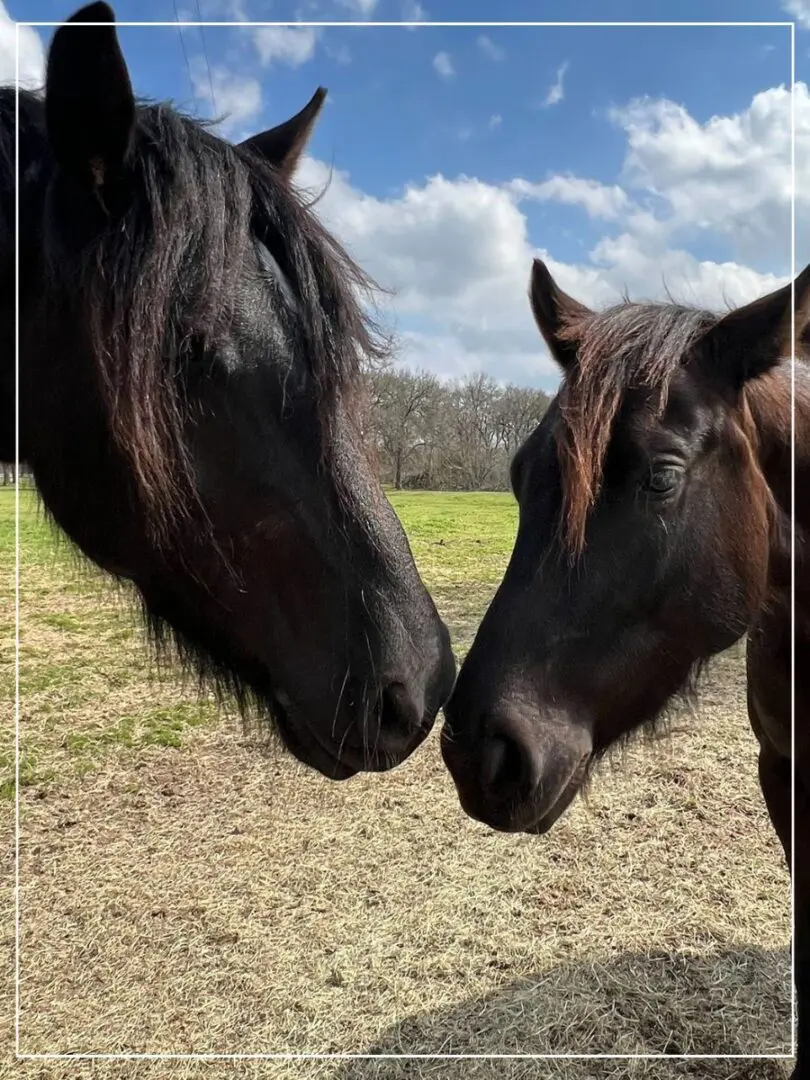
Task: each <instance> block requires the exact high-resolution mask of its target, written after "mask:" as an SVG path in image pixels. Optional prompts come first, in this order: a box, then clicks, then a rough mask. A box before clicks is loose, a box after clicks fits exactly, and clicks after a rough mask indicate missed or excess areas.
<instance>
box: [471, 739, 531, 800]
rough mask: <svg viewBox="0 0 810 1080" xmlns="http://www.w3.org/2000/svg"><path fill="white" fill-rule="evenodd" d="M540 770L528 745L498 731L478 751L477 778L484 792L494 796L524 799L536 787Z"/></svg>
mask: <svg viewBox="0 0 810 1080" xmlns="http://www.w3.org/2000/svg"><path fill="white" fill-rule="evenodd" d="M539 776H540V769H539V767H538V762H537V761H536V755H535V753H534V751H533V749H532V747H531V746H529V745H527V744H525V743H524V741H523V740H521V739H518V738H516V737H515V736H514V735H512V734H511V733H510V734H507V733H506V732H503V731H499V732H498V733H497V734H494V735H491V736H489V738H487V739H486V741H485V742H484V744H483V746H482V748H481V758H480V770H479V778H480V781H481V787H482V788H483V790H484V791H487V792H489V793H490V794H493V795H495V796H496V797H504V796H508V797H513V796H516V795H521V796H527V795H529V794H530V793H531V791H533V790H534V788H535V787H536V786H537V783H538V781H539Z"/></svg>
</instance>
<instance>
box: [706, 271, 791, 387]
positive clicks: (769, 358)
mask: <svg viewBox="0 0 810 1080" xmlns="http://www.w3.org/2000/svg"><path fill="white" fill-rule="evenodd" d="M793 287H794V288H793V289H791V283H788V284H787V285H783V286H782V288H781V289H777V290H776V291H775V292H772V293H769V294H768V295H767V296H763V297H762V298H761V299H759V300H754V301H753V302H752V303H750V304H746V305H745V306H744V307H741V308H737V309H736V310H735V311H731V312H729V314H728V315H724V316H723V318H722V319H720V321H719V322H718V323H716V324H715V325H714V326H713V327H712V328H711V329H710V330H709V331H708V332H707V333H706V335H705V336H704V337H703V338H702V340H701V342H700V347H699V352H698V358H699V363H700V364H701V365H702V366H703V367H705V368H706V369H707V372H708V373H709V374H710V375H711V376H712V378H714V379H716V380H719V382H720V383H721V385H723V386H724V387H725V388H726V389H728V390H730V391H731V392H732V393H733V392H736V391H737V390H739V389H740V388H741V387H742V386H743V385H744V384H745V383H746V382H747V381H748V380H749V379H755V378H756V377H757V376H758V375H763V374H764V373H765V372H766V371H769V370H770V369H771V368H772V367H776V365H777V364H778V363H779V362H780V361H781V360H784V359H787V358H789V357H790V356H791V338H792V329H791V328H792V326H793V324H794V320H795V335H796V354H797V356H798V355H801V354H802V353H803V352H806V349H807V344H806V342H807V322H808V318H810V266H806V267H805V268H804V270H802V272H801V273H800V274H799V276H798V277H797V278H796V280H795V282H793ZM792 295H793V296H795V303H791V297H792Z"/></svg>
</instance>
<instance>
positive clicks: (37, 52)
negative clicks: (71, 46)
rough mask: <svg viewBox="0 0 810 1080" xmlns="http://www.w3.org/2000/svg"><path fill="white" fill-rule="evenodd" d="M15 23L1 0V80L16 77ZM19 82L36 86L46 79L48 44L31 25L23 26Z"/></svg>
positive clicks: (11, 80)
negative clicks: (44, 43) (45, 45)
mask: <svg viewBox="0 0 810 1080" xmlns="http://www.w3.org/2000/svg"><path fill="white" fill-rule="evenodd" d="M16 32H17V31H16V24H15V22H14V20H13V19H12V18H11V16H10V15H9V13H8V11H6V7H5V4H3V3H0V83H6V84H8V83H13V82H14V80H15V77H16V67H15V65H16V59H15V57H16V45H15V37H16ZM19 34H20V86H24V87H26V88H28V89H36V88H37V87H40V86H42V84H43V83H44V81H45V48H44V46H43V44H42V38H41V37H40V36H39V34H38V33H37V31H36V30H35V29H34V28H33V27H32V26H21V27H20V31H19Z"/></svg>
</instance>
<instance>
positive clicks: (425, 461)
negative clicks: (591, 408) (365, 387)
mask: <svg viewBox="0 0 810 1080" xmlns="http://www.w3.org/2000/svg"><path fill="white" fill-rule="evenodd" d="M366 378H367V380H368V384H369V391H370V393H369V405H368V410H369V412H368V417H367V421H366V425H365V426H366V432H367V436H368V437H369V438H370V440H371V441H372V444H373V446H374V447H375V449H376V453H377V458H378V461H379V471H380V478H381V480H382V481H383V483H387V484H390V485H391V486H392V487H394V488H427V489H431V490H439V491H482V490H483V491H500V490H503V489H505V488H508V486H509V462H510V461H511V459H512V457H513V455H514V453H515V451H516V450H517V449H518V447H519V446H520V445H521V443H522V442H523V441H524V439H526V437H527V436H528V435H530V434H531V433H532V431H533V430H534V428H535V427H536V426H537V424H538V423H539V422H540V419H541V417H542V416H543V413H544V412H545V411H546V409H547V408H548V405H549V400H550V399H549V397H548V395H547V394H544V393H543V391H542V390H535V389H530V388H528V387H522V386H512V385H508V386H502V385H500V384H499V383H497V382H496V381H495V380H494V379H492V378H491V377H490V376H488V375H484V374H475V375H468V376H465V377H463V378H459V379H456V380H454V381H452V382H442V381H440V380H439V379H438V378H436V376H435V375H432V374H430V373H429V372H426V371H409V370H407V369H403V368H393V367H386V368H383V369H381V370H373V371H369V372H368V373H367V375H366Z"/></svg>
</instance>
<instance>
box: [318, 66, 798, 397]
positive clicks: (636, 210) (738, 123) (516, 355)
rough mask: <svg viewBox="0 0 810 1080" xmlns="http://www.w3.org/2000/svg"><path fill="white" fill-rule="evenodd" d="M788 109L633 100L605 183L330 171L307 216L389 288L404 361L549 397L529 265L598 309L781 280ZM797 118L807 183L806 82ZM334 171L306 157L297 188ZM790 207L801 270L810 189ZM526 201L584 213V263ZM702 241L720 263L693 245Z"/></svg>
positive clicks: (614, 116)
mask: <svg viewBox="0 0 810 1080" xmlns="http://www.w3.org/2000/svg"><path fill="white" fill-rule="evenodd" d="M789 113H790V98H789V95H788V93H787V91H785V90H784V89H783V88H778V87H777V88H775V89H772V90H768V91H764V92H763V93H761V94H758V95H756V96H755V97H754V98H753V99H752V101H751V102H750V104H749V106H748V107H747V108H746V109H743V110H741V112H740V113H738V114H735V115H732V116H724V117H713V118H711V119H709V120H706V121H702V122H699V121H698V120H696V119H695V118H694V117H692V116H690V114H689V113H688V112H687V111H686V110H685V109H683V108H682V107H681V106H679V105H676V104H674V103H672V102H667V101H660V100H658V101H653V100H643V101H633V102H630V103H629V104H627V105H626V106H624V107H623V108H621V109H616V110H614V111H613V112H611V114H610V121H611V122H612V123H614V124H615V125H616V126H617V129H618V130H619V131H620V132H621V134H622V136H623V138H624V140H625V159H624V165H623V168H622V171H621V174H620V175H619V176H618V177H616V179H615V182H612V183H611V182H607V183H605V182H600V181H597V180H595V179H592V178H588V177H582V176H575V175H570V174H565V173H556V174H552V175H550V176H546V177H545V178H533V177H513V178H511V179H509V180H508V181H506V182H504V183H500V184H495V183H485V182H484V181H482V180H479V179H476V178H474V177H468V176H457V177H453V178H450V177H445V176H442V175H436V176H432V177H429V178H426V179H424V180H423V181H420V182H418V183H414V184H411V185H409V186H408V187H407V188H405V190H404V191H402V192H401V193H399V194H398V195H396V196H392V197H389V198H376V197H373V196H370V195H368V194H366V193H364V192H362V191H360V190H358V189H357V188H356V187H354V186H353V185H352V183H351V179H350V177H349V176H348V175H346V174H345V173H341V172H336V173H334V174H332V182H331V186H330V187H329V189H328V190H327V191H326V193H325V195H324V196H323V198H322V199H321V201H320V202H319V203H318V204H317V212H318V213H319V214H320V215H321V217H322V218H323V220H324V221H325V223H326V224H327V226H328V227H329V228H330V229H332V231H333V232H334V233H335V235H336V236H337V237H339V238H340V239H341V240H342V241H343V242H344V243H345V244H346V246H347V247H348V249H349V250H350V251H351V253H352V254H353V255H354V256H355V258H356V259H357V260H358V261H359V262H360V264H361V265H362V266H364V267H365V268H366V269H367V270H368V271H369V273H371V275H372V276H373V277H374V278H375V279H376V280H377V281H378V282H379V283H380V285H382V286H383V287H384V288H386V289H390V290H392V295H393V299H392V300H387V301H386V304H387V305H388V304H390V310H386V308H384V310H383V315H384V316H387V318H386V322H388V321H391V323H392V325H393V326H394V327H395V329H397V330H398V331H399V333H400V339H401V347H402V353H401V355H402V358H403V360H405V361H407V362H409V363H411V364H413V365H419V366H421V367H425V368H428V369H430V370H433V371H435V372H437V373H438V374H440V375H442V376H454V375H458V374H463V373H465V372H471V371H475V370H485V371H487V372H489V373H490V374H492V375H493V376H494V377H495V378H497V379H502V380H510V379H511V380H515V381H521V382H535V383H536V382H538V381H539V382H541V384H544V385H546V386H549V387H553V386H554V385H555V383H556V381H557V378H558V375H557V370H556V368H555V366H554V365H553V363H552V362H551V360H550V358H549V357H548V354H547V352H546V350H545V348H544V346H543V344H542V342H541V340H540V337H539V335H538V333H537V330H536V328H535V326H534V323H533V320H532V317H531V313H530V309H529V305H528V301H527V297H526V291H527V287H528V279H529V273H530V269H531V261H532V258H533V257H535V256H540V257H542V258H544V259H545V260H546V261H547V262H548V264H549V266H550V268H551V271H552V273H553V274H554V275H555V277H556V278H557V280H558V281H559V282H560V285H561V286H562V287H563V288H564V289H565V290H566V291H568V292H570V293H571V294H572V295H574V296H577V297H579V298H580V299H581V300H582V301H583V302H584V303H586V304H590V305H591V306H596V307H599V306H603V305H605V304H608V303H612V302H616V301H617V300H619V299H620V297H621V296H622V294H623V293H624V292H625V291H626V292H629V293H630V295H632V296H633V297H636V298H638V299H643V298H647V299H663V298H665V296H666V295H667V291H669V292H671V293H672V294H673V295H674V296H676V297H677V298H678V299H681V300H683V301H685V302H688V303H694V304H698V305H701V306H705V307H708V308H712V309H714V310H722V309H724V308H725V307H726V306H727V305H728V304H739V303H744V302H747V301H749V300H752V299H754V298H756V297H757V296H761V295H763V294H764V293H765V292H767V291H769V290H771V289H773V288H776V287H778V286H779V285H780V284H782V283H783V282H784V281H785V280H787V277H786V276H785V275H786V274H787V270H788V267H787V264H786V256H787V254H788V247H787V232H786V230H787V227H788V225H789V221H790V215H789V203H790V175H789V162H790V149H789V147H790V124H789ZM796 121H797V135H798V138H797V166H798V169H797V171H798V173H799V175H807V174H808V172H810V95H809V94H808V90H807V87H806V86H805V85H804V84H799V85H798V86H797V90H796ZM786 169H787V172H786ZM329 175H330V169H329V167H328V166H327V165H326V164H324V163H322V162H318V161H314V160H312V159H309V158H306V159H305V161H304V163H303V166H302V170H301V176H300V182H301V183H302V184H303V185H304V186H305V187H307V188H310V189H312V190H313V191H315V192H320V191H321V190H322V188H323V186H324V184H325V183H326V181H327V179H328V177H329ZM798 197H799V207H800V208H801V209H804V211H805V212H804V213H800V214H799V220H800V222H803V223H802V224H801V230H802V231H801V233H800V236H799V253H798V255H799V265H802V262H803V261H804V260H807V259H810V194H809V193H807V192H806V190H805V189H804V188H801V186H800V189H799V193H798ZM532 200H534V201H541V202H543V203H546V204H548V205H549V206H553V205H554V204H564V205H568V206H571V207H575V208H580V209H581V210H582V212H583V214H586V215H588V218H589V219H590V220H591V222H595V223H601V224H602V228H600V230H599V232H598V233H597V235H596V238H595V239H594V240H592V241H591V243H590V247H589V249H585V250H583V253H582V255H581V256H577V257H572V256H571V255H570V253H569V251H567V252H566V259H564V258H563V257H562V254H561V251H560V249H559V248H557V247H556V245H555V244H551V246H550V247H549V246H548V245H549V243H550V241H549V240H548V239H544V238H543V237H542V236H541V235H539V234H538V235H533V236H530V233H529V225H528V221H527V216H526V213H527V210H528V207H527V203H528V202H529V201H532ZM589 232H591V235H592V226H591V229H590V230H589ZM599 233H601V235H599ZM704 235H705V237H706V238H707V239H710V240H712V241H713V242H714V245H715V246H716V247H717V250H718V251H723V254H722V256H719V257H717V258H715V259H710V258H699V257H698V256H697V255H696V254H694V253H693V252H692V251H690V250H689V248H690V246H691V245H692V242H693V241H694V240H695V239H696V238H697V237H699V236H704ZM536 245H539V246H536ZM802 251H804V254H802ZM783 271H784V274H783Z"/></svg>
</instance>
